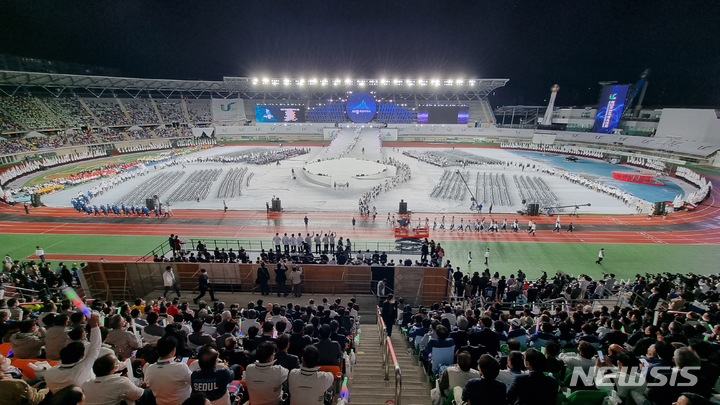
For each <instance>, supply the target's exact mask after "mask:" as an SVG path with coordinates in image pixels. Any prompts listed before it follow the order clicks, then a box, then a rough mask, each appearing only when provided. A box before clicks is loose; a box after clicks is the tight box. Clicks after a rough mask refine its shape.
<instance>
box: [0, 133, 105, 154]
mask: <svg viewBox="0 0 720 405" xmlns="http://www.w3.org/2000/svg"><path fill="white" fill-rule="evenodd" d="M93 143H97V139H95V137H93V136H92V135H91V134H89V133H87V132H84V131H76V130H73V129H70V130H67V131H64V132H62V131H60V132H54V133H49V134H47V135H46V134H41V135H40V136H35V137H25V138H21V137H13V138H11V137H9V136H7V135H6V136H5V137H2V138H0V154H11V153H20V152H30V151H34V150H39V149H55V148H62V147H66V146H75V145H89V144H93Z"/></svg>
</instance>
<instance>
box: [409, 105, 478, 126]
mask: <svg viewBox="0 0 720 405" xmlns="http://www.w3.org/2000/svg"><path fill="white" fill-rule="evenodd" d="M469 118H470V109H469V108H468V107H456V106H442V107H439V106H423V107H418V116H417V122H418V124H467V123H468V119H469Z"/></svg>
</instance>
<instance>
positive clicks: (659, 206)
mask: <svg viewBox="0 0 720 405" xmlns="http://www.w3.org/2000/svg"><path fill="white" fill-rule="evenodd" d="M664 212H665V201H658V202H656V203H655V215H662V214H663V213H664Z"/></svg>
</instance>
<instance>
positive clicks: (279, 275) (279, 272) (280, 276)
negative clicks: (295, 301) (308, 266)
mask: <svg viewBox="0 0 720 405" xmlns="http://www.w3.org/2000/svg"><path fill="white" fill-rule="evenodd" d="M287 271H288V268H287V266H285V265H284V264H280V263H278V264H277V267H276V268H275V284H277V296H278V297H279V296H280V294H281V293H284V294H285V295H284V296H285V297H287V296H288V294H290V293H289V292H288V291H286V289H285V282H286V281H287V274H286V273H287Z"/></svg>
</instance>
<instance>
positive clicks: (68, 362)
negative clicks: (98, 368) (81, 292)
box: [44, 313, 102, 393]
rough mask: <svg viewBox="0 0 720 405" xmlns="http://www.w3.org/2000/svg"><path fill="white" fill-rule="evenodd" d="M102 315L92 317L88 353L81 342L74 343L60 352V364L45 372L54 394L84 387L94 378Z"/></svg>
mask: <svg viewBox="0 0 720 405" xmlns="http://www.w3.org/2000/svg"><path fill="white" fill-rule="evenodd" d="M99 324H100V315H99V314H97V313H93V314H92V315H90V319H89V320H88V325H89V326H90V347H89V348H88V350H87V352H86V351H85V346H84V345H83V344H82V343H80V342H72V343H70V344H68V345H67V346H65V347H64V348H63V349H62V350H61V351H60V363H58V364H57V365H55V366H54V367H52V368H51V369H50V370H48V371H46V372H45V375H44V377H45V383H46V384H47V387H48V388H49V389H50V391H51V392H52V393H56V392H58V391H59V390H60V389H62V388H64V387H66V386H68V385H77V386H78V387H79V386H81V385H83V383H85V382H86V381H88V380H90V379H91V378H93V377H94V376H95V375H94V374H93V370H92V367H93V364H94V363H95V360H96V359H97V358H98V355H99V354H100V345H101V343H102V342H101V337H100V328H99Z"/></svg>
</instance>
